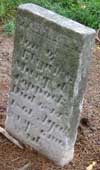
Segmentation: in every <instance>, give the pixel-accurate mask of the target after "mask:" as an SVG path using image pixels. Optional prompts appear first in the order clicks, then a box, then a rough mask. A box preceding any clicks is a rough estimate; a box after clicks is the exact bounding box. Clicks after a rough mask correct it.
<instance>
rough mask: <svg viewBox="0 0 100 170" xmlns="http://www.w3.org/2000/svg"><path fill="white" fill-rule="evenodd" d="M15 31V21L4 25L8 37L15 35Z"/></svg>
mask: <svg viewBox="0 0 100 170" xmlns="http://www.w3.org/2000/svg"><path fill="white" fill-rule="evenodd" d="M14 30H15V23H14V22H13V21H9V22H7V23H6V24H5V25H4V31H5V32H6V34H7V35H9V36H10V35H13V34H14Z"/></svg>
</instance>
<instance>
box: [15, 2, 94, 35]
mask: <svg viewBox="0 0 100 170" xmlns="http://www.w3.org/2000/svg"><path fill="white" fill-rule="evenodd" d="M18 9H19V10H24V11H28V12H30V13H32V14H35V15H38V16H41V17H43V18H45V19H47V20H49V21H51V22H54V23H56V24H58V25H60V26H62V27H65V28H67V29H70V30H72V31H74V32H76V33H79V34H82V35H89V34H90V35H91V34H95V33H96V31H95V30H94V29H92V28H90V27H87V26H85V25H83V24H81V23H79V22H77V21H74V20H72V19H69V18H66V17H64V16H61V15H59V14H57V13H55V12H53V11H51V10H48V9H46V8H43V7H41V6H39V5H36V4H33V3H26V4H22V5H19V7H18Z"/></svg>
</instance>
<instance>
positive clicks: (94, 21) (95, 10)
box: [0, 0, 100, 29]
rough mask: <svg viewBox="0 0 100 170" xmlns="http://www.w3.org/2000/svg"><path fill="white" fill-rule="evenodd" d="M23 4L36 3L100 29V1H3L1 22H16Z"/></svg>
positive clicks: (0, 13)
mask: <svg viewBox="0 0 100 170" xmlns="http://www.w3.org/2000/svg"><path fill="white" fill-rule="evenodd" d="M22 3H35V4H38V5H41V6H43V7H45V8H48V9H50V10H53V11H55V12H57V13H59V14H61V15H63V16H65V17H69V18H72V19H74V20H76V21H78V22H80V23H82V24H85V25H87V26H90V27H93V28H95V29H98V28H99V27H100V0H1V2H0V20H1V21H2V22H4V23H5V22H6V23H7V24H8V23H9V22H8V21H9V20H10V21H14V19H15V16H16V9H17V6H18V5H19V4H22ZM8 25H10V26H11V25H12V24H11V22H10V24H8ZM11 27H12V26H11ZM11 27H10V28H11Z"/></svg>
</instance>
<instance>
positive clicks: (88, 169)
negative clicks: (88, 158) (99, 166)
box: [86, 161, 96, 170]
mask: <svg viewBox="0 0 100 170" xmlns="http://www.w3.org/2000/svg"><path fill="white" fill-rule="evenodd" d="M95 165H96V162H95V161H93V162H92V164H90V165H89V166H88V167H87V168H86V170H93V167H94V166H95Z"/></svg>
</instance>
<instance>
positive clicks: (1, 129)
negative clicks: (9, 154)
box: [0, 127, 23, 149]
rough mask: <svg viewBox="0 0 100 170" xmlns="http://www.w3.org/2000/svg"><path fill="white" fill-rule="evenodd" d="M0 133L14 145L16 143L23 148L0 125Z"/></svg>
mask: <svg viewBox="0 0 100 170" xmlns="http://www.w3.org/2000/svg"><path fill="white" fill-rule="evenodd" d="M0 133H1V134H2V135H4V136H5V137H6V138H7V139H9V140H10V141H11V142H13V143H14V144H15V145H17V146H18V147H19V148H21V149H23V146H22V145H21V144H20V143H19V142H18V141H17V140H16V139H14V138H13V137H12V136H11V135H10V134H9V133H8V132H7V131H6V130H5V129H4V128H2V127H0Z"/></svg>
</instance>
